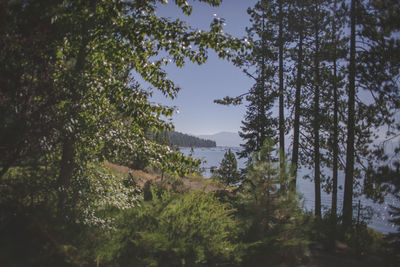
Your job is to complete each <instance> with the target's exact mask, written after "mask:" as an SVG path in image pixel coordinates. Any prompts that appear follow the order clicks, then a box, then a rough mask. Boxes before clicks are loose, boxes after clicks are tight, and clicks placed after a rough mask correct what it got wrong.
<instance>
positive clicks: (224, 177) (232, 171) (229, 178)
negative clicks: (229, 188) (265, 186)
mask: <svg viewBox="0 0 400 267" xmlns="http://www.w3.org/2000/svg"><path fill="white" fill-rule="evenodd" d="M217 178H218V180H220V181H221V182H222V183H224V184H226V185H233V184H235V183H237V182H238V181H239V179H240V175H239V171H238V168H237V161H236V157H235V154H233V153H232V151H231V150H230V149H228V151H227V152H225V154H224V158H223V159H222V161H221V164H220V165H219V168H218V170H217Z"/></svg>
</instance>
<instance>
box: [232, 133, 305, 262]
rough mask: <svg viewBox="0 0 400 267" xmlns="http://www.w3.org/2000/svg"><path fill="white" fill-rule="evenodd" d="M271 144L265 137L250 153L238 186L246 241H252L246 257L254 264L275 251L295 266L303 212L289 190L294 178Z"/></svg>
mask: <svg viewBox="0 0 400 267" xmlns="http://www.w3.org/2000/svg"><path fill="white" fill-rule="evenodd" d="M273 146H274V142H273V141H271V140H266V141H265V143H264V146H263V147H262V148H261V150H260V151H258V152H255V153H254V154H253V155H252V160H251V163H250V164H249V165H248V167H247V171H246V176H245V179H244V181H243V183H242V184H241V186H240V188H239V201H240V204H241V206H240V208H239V212H240V214H241V215H242V216H243V219H244V220H245V228H246V229H245V231H246V241H248V242H254V245H252V250H251V251H250V252H249V253H248V255H247V257H248V258H247V259H245V260H246V262H250V263H252V265H255V266H258V265H259V264H260V262H266V261H268V262H270V263H271V261H274V260H276V258H275V259H274V254H275V257H276V255H285V261H287V263H288V265H294V264H295V263H296V260H297V259H296V257H297V256H299V255H298V254H300V255H301V254H302V253H303V252H304V251H305V249H306V244H307V239H306V238H305V235H304V232H303V230H304V229H302V227H301V225H302V223H303V222H304V221H303V216H302V211H301V208H300V206H299V202H298V201H297V198H296V195H295V194H294V193H293V192H292V191H291V190H289V187H290V183H291V179H293V177H292V176H291V174H290V170H289V168H287V167H285V168H284V172H282V166H281V165H280V164H278V160H277V157H279V156H278V155H277V153H276V152H275V151H274V148H273ZM279 260H281V259H279ZM275 264H277V262H275Z"/></svg>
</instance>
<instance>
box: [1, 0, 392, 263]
mask: <svg viewBox="0 0 400 267" xmlns="http://www.w3.org/2000/svg"><path fill="white" fill-rule="evenodd" d="M167 2H168V1H166V0H140V1H139V0H132V1H119V0H114V1H111V0H101V1H83V0H82V1H80V0H77V1H68V0H37V1H25V0H22V1H8V0H2V1H1V2H0V89H1V93H0V122H1V123H0V152H1V153H0V154H1V157H0V236H1V238H0V265H1V266H297V265H302V266H329V265H336V266H398V264H399V263H400V160H399V157H400V148H399V135H400V120H399V108H400V90H399V85H400V84H399V77H400V73H399V72H400V3H399V2H398V1H397V0H367V1H361V0H346V1H344V0H316V1H308V0H270V1H267V0H259V1H258V2H257V3H256V5H255V6H251V7H249V8H248V10H247V13H248V15H249V18H250V24H251V26H249V27H247V28H246V31H247V36H244V37H240V38H237V37H233V36H231V35H229V34H226V33H224V31H223V26H224V23H225V22H224V20H223V19H221V18H217V17H215V18H213V20H212V21H211V22H210V27H209V30H207V31H204V30H198V29H196V28H193V27H191V26H190V23H189V22H185V21H183V20H181V19H172V18H164V17H160V16H158V15H157V8H158V7H159V6H160V5H163V4H167ZM171 2H172V1H171ZM173 2H174V3H169V4H172V5H176V6H177V7H178V8H179V9H180V10H181V11H182V12H183V13H184V14H185V15H187V16H190V15H191V14H192V12H196V8H195V5H194V6H192V5H190V4H189V3H188V1H184V0H175V1H173ZM198 2H203V3H196V4H198V5H200V4H202V5H207V4H208V5H212V6H218V5H220V4H221V0H200V1H198ZM191 4H192V2H191ZM188 21H190V17H189V18H188ZM211 50H212V51H214V52H215V53H216V55H218V57H220V58H221V59H226V60H229V61H231V62H232V64H235V65H236V66H237V67H238V68H241V69H242V70H243V72H244V73H245V75H247V76H248V77H250V78H251V79H252V80H254V85H253V86H252V87H251V88H247V89H248V91H247V92H245V93H244V94H242V95H240V96H227V97H225V98H224V99H219V100H215V102H217V103H219V104H226V105H231V104H233V105H240V104H244V105H246V114H245V117H244V119H243V121H242V128H241V132H240V135H241V137H242V138H243V139H244V144H242V151H241V152H240V153H239V156H240V157H242V158H246V159H247V166H246V168H245V169H243V170H240V171H239V170H237V161H236V158H235V155H234V154H233V153H232V152H231V151H230V150H229V151H228V152H227V153H226V154H225V157H224V159H223V160H222V162H221V166H220V168H219V169H218V170H217V171H216V173H215V174H214V176H213V178H211V179H204V178H203V177H201V176H200V174H199V173H201V171H200V168H199V164H200V160H197V159H194V158H192V157H191V156H184V155H183V154H182V153H180V152H179V151H175V150H174V149H172V148H171V146H170V143H169V142H168V141H166V140H165V139H164V136H163V135H162V136H161V135H159V134H158V133H165V132H166V131H169V132H170V134H171V133H172V132H171V131H173V128H174V126H173V124H172V123H171V121H170V120H167V119H166V118H169V117H171V116H172V115H173V112H174V107H169V106H164V105H160V104H156V103H153V102H152V101H150V98H151V96H152V94H153V92H154V91H159V92H161V93H162V94H163V95H165V96H166V97H168V98H170V99H174V98H175V97H176V96H177V94H178V91H179V90H180V88H179V86H177V85H176V84H175V83H174V81H172V80H170V79H169V78H168V75H167V73H166V71H165V70H164V67H165V66H167V65H168V64H175V65H176V66H178V67H185V64H186V63H187V62H193V63H196V64H203V63H204V62H206V60H207V59H208V56H209V51H211ZM143 81H144V82H146V84H150V88H144V85H143V84H141V82H143ZM149 133H154V134H149ZM172 135H178V136H180V134H179V133H176V134H172ZM158 137H160V138H158ZM179 138H181V137H179ZM288 140H289V141H290V144H288V143H287V141H288ZM209 143H210V145H214V146H215V143H212V142H209ZM302 168H308V169H310V170H311V171H312V174H311V175H308V178H309V179H311V180H312V181H313V183H314V188H315V207H314V210H313V213H310V212H306V211H304V210H303V209H302V203H301V196H299V194H298V192H297V190H296V181H297V180H298V179H303V178H307V177H301V175H300V174H301V172H300V169H302ZM340 173H343V174H344V176H345V183H344V195H343V199H339V196H340V195H339V194H338V176H339V174H340ZM321 190H325V191H326V192H328V193H330V195H331V197H332V203H331V209H330V210H328V211H324V210H323V209H322V207H321ZM389 194H390V195H393V196H394V197H395V198H397V199H398V202H393V203H392V205H391V206H390V216H391V219H390V222H391V223H393V224H394V225H396V232H395V233H392V234H388V235H383V234H381V233H379V232H376V231H374V230H372V229H370V228H369V227H368V226H367V220H368V218H367V217H368V216H366V215H365V214H357V212H358V213H359V212H360V209H358V211H357V210H355V209H354V198H355V197H357V196H364V197H368V198H371V199H373V200H374V201H377V202H378V203H379V202H382V201H383V200H384V199H385V197H386V196H387V195H389ZM340 203H343V205H342V206H341V204H340Z"/></svg>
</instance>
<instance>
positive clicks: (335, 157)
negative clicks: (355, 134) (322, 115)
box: [332, 17, 339, 224]
mask: <svg viewBox="0 0 400 267" xmlns="http://www.w3.org/2000/svg"><path fill="white" fill-rule="evenodd" d="M335 20H336V17H334V18H333V21H332V31H333V33H332V34H333V38H332V39H333V40H332V41H333V44H334V47H333V81H332V85H333V138H332V145H333V148H332V152H333V163H332V169H333V170H332V171H333V174H332V187H333V189H332V218H333V219H334V220H335V222H334V223H335V224H336V217H337V181H338V156H339V140H338V136H339V133H338V130H339V125H338V113H339V104H338V92H337V91H338V88H337V62H336V57H337V51H336V46H337V38H336V34H337V33H336V22H335Z"/></svg>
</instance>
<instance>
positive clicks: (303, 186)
mask: <svg viewBox="0 0 400 267" xmlns="http://www.w3.org/2000/svg"><path fill="white" fill-rule="evenodd" d="M228 149H231V151H232V152H233V153H235V154H236V152H238V151H240V148H238V147H212V148H202V147H200V148H194V149H193V152H192V151H191V148H181V151H182V153H184V154H185V155H189V154H191V155H192V156H193V157H195V158H198V159H201V160H203V161H205V162H204V163H203V164H202V167H204V168H205V171H204V173H203V176H204V177H211V172H210V168H211V167H214V166H215V167H219V165H220V163H221V160H222V158H223V157H224V154H225V152H226V151H228ZM237 161H238V167H239V168H244V167H245V164H246V160H245V159H237ZM307 174H308V175H309V176H310V177H312V176H313V175H312V170H307V169H302V170H299V174H298V177H299V178H298V179H297V192H299V193H300V194H301V195H302V196H303V203H304V209H305V210H308V211H312V210H314V183H313V182H312V181H311V180H309V179H303V178H301V177H303V176H305V175H307ZM338 186H339V189H338V212H340V211H341V209H342V201H343V188H344V173H341V172H339V177H338ZM340 187H341V188H340ZM359 201H360V204H361V207H367V206H370V207H371V208H372V210H373V216H372V218H371V220H370V222H369V223H368V226H369V227H371V228H372V229H374V230H376V231H379V232H381V233H384V234H387V233H389V232H394V231H395V230H396V229H395V227H394V225H393V224H391V223H389V221H388V219H389V218H390V215H389V213H388V211H389V204H391V205H399V204H400V203H397V200H396V199H395V198H394V197H393V196H387V197H386V198H385V202H384V203H382V204H378V203H374V202H373V201H372V200H370V199H366V198H365V197H363V196H361V197H359V198H355V199H353V205H354V206H355V208H354V213H355V216H357V210H358V204H359ZM321 204H322V207H323V209H324V208H325V209H329V208H330V206H331V195H329V194H327V193H325V192H324V191H323V190H321ZM362 210H363V209H362Z"/></svg>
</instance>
